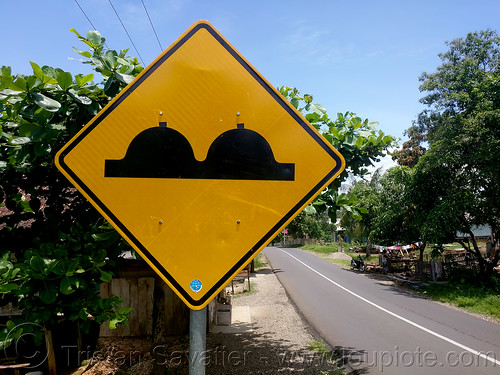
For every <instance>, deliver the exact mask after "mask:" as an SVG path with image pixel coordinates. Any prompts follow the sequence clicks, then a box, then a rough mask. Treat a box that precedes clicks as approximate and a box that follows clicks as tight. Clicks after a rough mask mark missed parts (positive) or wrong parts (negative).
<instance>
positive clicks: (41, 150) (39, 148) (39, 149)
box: [33, 142, 52, 156]
mask: <svg viewBox="0 0 500 375" xmlns="http://www.w3.org/2000/svg"><path fill="white" fill-rule="evenodd" d="M33 151H34V152H35V155H36V156H45V155H48V154H50V153H51V152H52V146H51V145H50V143H44V142H42V143H36V144H35V147H34V148H33Z"/></svg>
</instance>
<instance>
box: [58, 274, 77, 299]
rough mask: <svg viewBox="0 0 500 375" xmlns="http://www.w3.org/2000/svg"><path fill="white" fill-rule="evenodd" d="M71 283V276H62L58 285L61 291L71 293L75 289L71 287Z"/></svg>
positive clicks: (66, 293)
mask: <svg viewBox="0 0 500 375" xmlns="http://www.w3.org/2000/svg"><path fill="white" fill-rule="evenodd" d="M73 283H74V281H73V280H72V278H71V277H63V278H62V279H61V284H60V286H59V289H60V290H61V293H62V294H65V295H68V294H71V293H73V292H74V291H75V289H74V288H73Z"/></svg>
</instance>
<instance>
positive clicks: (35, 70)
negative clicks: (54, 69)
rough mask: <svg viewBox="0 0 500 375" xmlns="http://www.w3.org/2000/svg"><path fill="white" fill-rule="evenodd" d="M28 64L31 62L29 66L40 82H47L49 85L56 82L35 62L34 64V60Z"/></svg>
mask: <svg viewBox="0 0 500 375" xmlns="http://www.w3.org/2000/svg"><path fill="white" fill-rule="evenodd" d="M30 64H31V67H32V68H33V73H34V74H35V77H36V78H38V79H39V80H40V82H42V83H44V84H49V85H53V84H56V83H57V81H56V80H55V79H54V78H52V77H50V76H48V75H46V74H45V73H44V72H43V70H42V68H40V67H39V66H38V65H37V64H35V63H34V62H32V61H30Z"/></svg>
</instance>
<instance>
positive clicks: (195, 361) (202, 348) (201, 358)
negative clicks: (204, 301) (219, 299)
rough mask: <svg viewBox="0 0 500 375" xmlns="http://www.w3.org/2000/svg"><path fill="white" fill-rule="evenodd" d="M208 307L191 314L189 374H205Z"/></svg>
mask: <svg viewBox="0 0 500 375" xmlns="http://www.w3.org/2000/svg"><path fill="white" fill-rule="evenodd" d="M206 353H207V308H206V307H204V308H203V309H201V310H191V311H190V314H189V375H205V362H206Z"/></svg>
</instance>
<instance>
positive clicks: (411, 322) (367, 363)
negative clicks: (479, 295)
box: [264, 247, 500, 375]
mask: <svg viewBox="0 0 500 375" xmlns="http://www.w3.org/2000/svg"><path fill="white" fill-rule="evenodd" d="M264 253H265V255H266V257H267V258H268V260H269V262H270V263H271V266H272V268H273V270H274V272H275V273H276V275H277V276H278V278H279V280H280V282H281V283H282V284H283V286H284V287H285V289H286V291H287V293H288V294H289V296H290V298H291V299H292V301H293V302H294V303H295V305H296V306H297V308H298V310H300V311H301V313H302V314H303V316H304V318H305V319H306V320H307V321H308V322H309V324H310V325H311V326H312V327H313V328H314V329H315V330H316V331H317V332H318V333H319V334H320V335H321V336H322V338H323V339H324V340H325V342H327V343H328V344H330V345H331V346H332V347H334V348H335V349H337V351H338V352H340V353H341V354H343V355H344V357H345V359H346V360H348V361H349V364H350V367H351V368H352V369H353V370H357V373H371V374H378V373H383V374H497V375H498V374H500V325H498V324H495V323H491V322H488V321H486V320H483V319H480V318H477V317H475V316H472V315H470V314H466V313H463V312H461V311H458V310H455V309H452V308H448V307H446V306H443V305H441V304H437V303H434V302H432V301H429V300H426V299H424V298H420V297H418V296H413V295H411V294H409V293H405V292H400V291H398V289H396V288H394V287H392V286H390V285H387V284H384V282H383V280H384V279H383V278H378V279H377V278H374V277H373V276H370V275H369V274H361V273H358V272H354V271H350V270H345V269H342V268H341V267H339V266H337V265H334V264H331V263H329V262H326V261H325V260H323V259H320V258H318V257H316V256H315V255H312V254H309V253H307V252H304V251H301V250H298V249H291V248H275V247H268V248H266V249H265V250H264Z"/></svg>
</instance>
